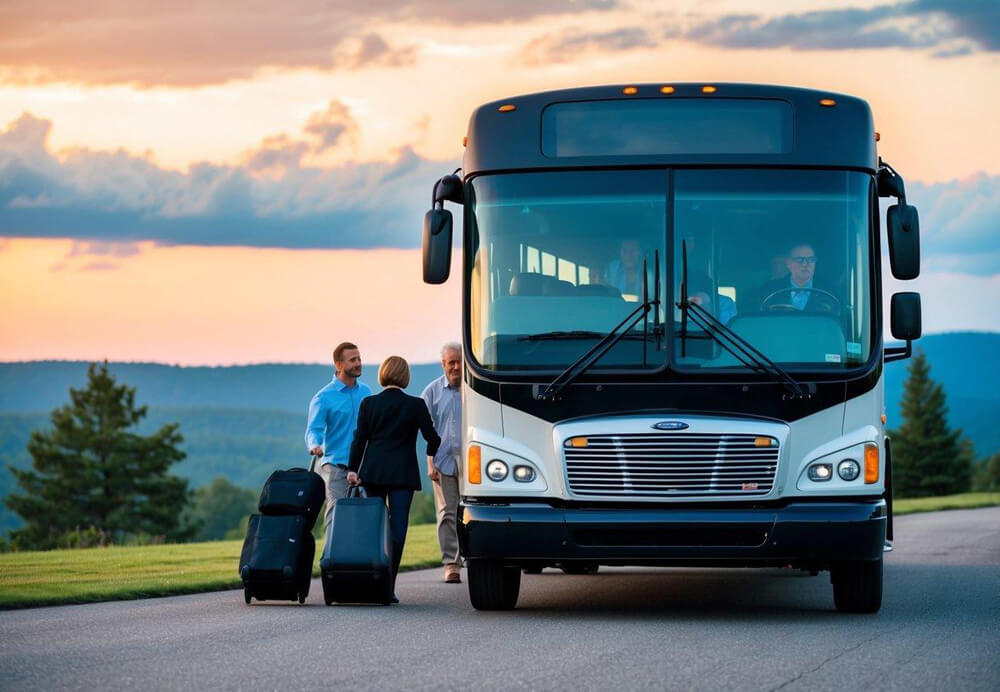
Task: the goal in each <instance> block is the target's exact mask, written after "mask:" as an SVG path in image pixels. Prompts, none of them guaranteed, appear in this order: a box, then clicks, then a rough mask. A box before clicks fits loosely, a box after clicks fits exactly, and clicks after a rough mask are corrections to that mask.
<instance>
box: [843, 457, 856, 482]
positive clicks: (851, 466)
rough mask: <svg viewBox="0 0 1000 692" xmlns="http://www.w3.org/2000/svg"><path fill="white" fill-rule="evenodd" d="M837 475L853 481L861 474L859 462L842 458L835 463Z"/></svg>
mask: <svg viewBox="0 0 1000 692" xmlns="http://www.w3.org/2000/svg"><path fill="white" fill-rule="evenodd" d="M837 475H838V476H840V477H841V478H843V479H844V480H845V481H853V480H854V479H855V478H857V477H858V476H859V475H861V464H859V463H858V462H856V461H854V459H844V460H843V461H842V462H840V463H839V464H837Z"/></svg>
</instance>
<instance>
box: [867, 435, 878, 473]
mask: <svg viewBox="0 0 1000 692" xmlns="http://www.w3.org/2000/svg"><path fill="white" fill-rule="evenodd" d="M865 483H878V446H877V445H873V444H866V445H865Z"/></svg>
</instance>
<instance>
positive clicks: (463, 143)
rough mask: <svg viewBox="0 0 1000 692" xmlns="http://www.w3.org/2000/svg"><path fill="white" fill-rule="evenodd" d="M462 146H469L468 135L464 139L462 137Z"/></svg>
mask: <svg viewBox="0 0 1000 692" xmlns="http://www.w3.org/2000/svg"><path fill="white" fill-rule="evenodd" d="M462 146H463V147H467V146H469V136H468V135H466V136H465V137H462Z"/></svg>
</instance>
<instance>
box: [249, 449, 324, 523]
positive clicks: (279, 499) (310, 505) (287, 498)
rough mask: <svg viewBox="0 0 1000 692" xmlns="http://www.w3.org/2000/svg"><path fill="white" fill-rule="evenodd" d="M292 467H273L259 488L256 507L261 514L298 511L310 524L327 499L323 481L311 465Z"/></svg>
mask: <svg viewBox="0 0 1000 692" xmlns="http://www.w3.org/2000/svg"><path fill="white" fill-rule="evenodd" d="M315 464H316V460H315V459H313V463H312V465H310V468H309V469H308V470H307V469H302V468H292V469H288V470H287V471H275V472H274V473H272V474H271V475H270V477H268V479H267V482H266V483H264V488H263V489H262V490H261V491H260V501H259V502H258V503H257V509H258V510H259V511H260V513H261V514H301V515H303V516H305V517H307V518H308V519H309V526H310V528H311V527H312V526H313V525H314V524H315V523H316V517H318V516H319V511H320V508H321V507H322V506H323V501H324V500H326V485H325V484H324V483H323V479H322V477H320V475H319V474H318V473H314V472H313V470H312V468H313V467H314V466H315Z"/></svg>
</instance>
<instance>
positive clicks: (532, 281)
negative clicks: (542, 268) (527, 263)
mask: <svg viewBox="0 0 1000 692" xmlns="http://www.w3.org/2000/svg"><path fill="white" fill-rule="evenodd" d="M552 279H553V277H551V276H545V275H544V274H538V273H536V272H520V273H518V274H514V276H512V277H511V278H510V295H512V296H540V295H542V293H543V291H544V289H545V284H546V282H547V281H550V280H552Z"/></svg>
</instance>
